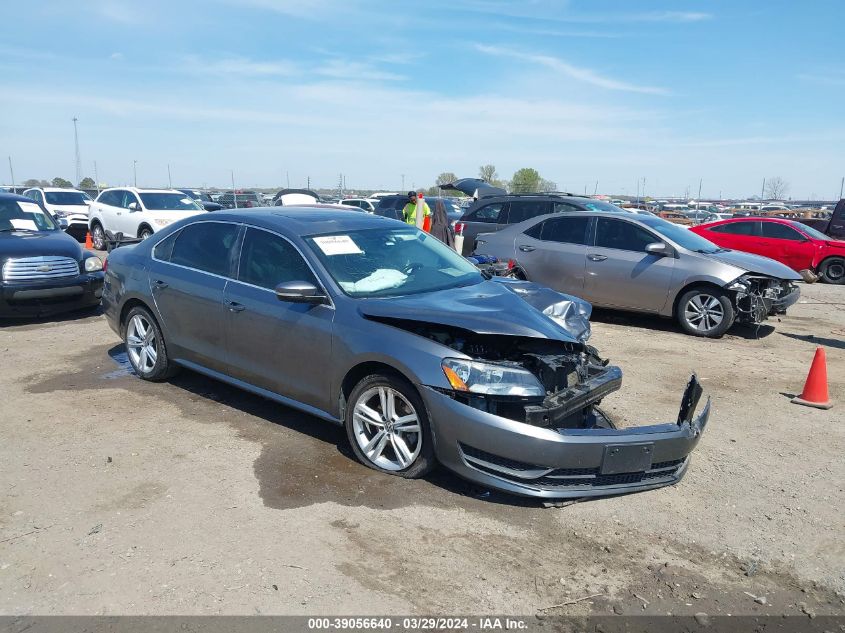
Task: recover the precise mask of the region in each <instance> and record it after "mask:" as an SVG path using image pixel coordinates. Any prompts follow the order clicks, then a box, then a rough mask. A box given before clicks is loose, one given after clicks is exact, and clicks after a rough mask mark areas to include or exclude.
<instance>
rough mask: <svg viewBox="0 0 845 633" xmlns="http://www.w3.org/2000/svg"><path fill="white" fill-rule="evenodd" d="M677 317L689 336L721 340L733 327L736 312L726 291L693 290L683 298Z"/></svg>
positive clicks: (711, 289) (713, 289)
mask: <svg viewBox="0 0 845 633" xmlns="http://www.w3.org/2000/svg"><path fill="white" fill-rule="evenodd" d="M676 316H677V319H678V323H679V324H680V326H681V328H683V330H684V331H685V332H686V333H687V334H692V335H693V336H706V337H708V338H719V337H720V336H722V335H723V334H724V333H725V332H727V331H728V329H729V328H730V327H731V326H732V325H733V323H734V319H735V318H736V312H735V310H734V305H733V300H732V299H731V296H730V295H729V294H728V293H727V292H725V291H724V290H719V289H717V288H693V289H692V290H688V291H687V292H685V293H684V294H683V295H682V296H681V298H680V300H679V301H678V310H677V315H676Z"/></svg>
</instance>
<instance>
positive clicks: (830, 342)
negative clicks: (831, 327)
mask: <svg viewBox="0 0 845 633" xmlns="http://www.w3.org/2000/svg"><path fill="white" fill-rule="evenodd" d="M778 334H780V335H781V336H785V337H787V338H791V339H795V340H796V341H804V342H805V343H812V344H813V345H821V346H822V347H833V348H836V349H845V341H843V340H842V339H836V338H826V337H823V336H815V335H814V334H795V333H793V332H778Z"/></svg>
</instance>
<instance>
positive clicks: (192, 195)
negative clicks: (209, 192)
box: [179, 189, 200, 200]
mask: <svg viewBox="0 0 845 633" xmlns="http://www.w3.org/2000/svg"><path fill="white" fill-rule="evenodd" d="M179 191H181V192H182V193H184V194H185V195H186V196H188V197H189V198H192V199H194V200H197V199H199V197H200V195H199V194H198V193H197V192H196V191H191V190H190V189H180V190H179Z"/></svg>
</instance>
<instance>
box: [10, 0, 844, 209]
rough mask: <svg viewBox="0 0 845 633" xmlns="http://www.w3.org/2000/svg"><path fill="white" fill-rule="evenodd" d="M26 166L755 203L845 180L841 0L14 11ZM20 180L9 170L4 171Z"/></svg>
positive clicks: (257, 181)
mask: <svg viewBox="0 0 845 633" xmlns="http://www.w3.org/2000/svg"><path fill="white" fill-rule="evenodd" d="M3 14H4V27H5V28H4V29H3V30H4V35H3V38H2V39H1V40H0V73H2V74H0V77H2V85H3V88H2V94H3V96H2V98H0V150H2V155H3V158H4V159H5V157H6V155H11V156H12V159H13V161H14V168H15V177H16V179H17V180H18V181H19V182H20V181H22V180H24V179H26V178H52V177H54V176H57V175H60V176H63V177H66V178H69V179H71V180H72V179H73V178H74V173H75V171H74V153H73V127H72V123H71V119H72V117H73V116H77V117H79V135H80V149H81V154H82V162H83V172H84V174H85V175H92V176H93V163H94V161H95V160H96V161H97V167H98V175H99V179H100V180H101V181H103V182H107V183H109V184H125V183H128V182H130V181H131V179H132V161H133V160H137V161H138V167H137V169H138V181H139V185H144V186H158V185H162V184H166V183H167V164H168V163H169V164H170V166H171V171H172V174H173V181H174V185H177V184H178V185H180V186H182V185H184V186H188V185H190V186H201V185H208V186H212V185H216V186H226V185H227V184H228V183H229V182H230V170H234V172H235V180H236V184H237V186H239V187H248V186H268V187H269V186H278V185H281V184H283V182H284V179H285V177H286V176H285V174H286V173H287V174H289V178H290V182H291V185H292V186H303V185H304V184H305V180H306V177H308V176H310V177H311V182H312V183H313V184H315V185H317V186H331V185H334V184H335V183H336V182H337V180H338V174H339V173H341V172H342V173H344V174H345V175H346V180H347V185H348V186H349V187H356V186H357V187H367V188H370V187H373V188H375V187H379V188H388V189H398V188H399V187H400V186H401V182H402V181H401V174H405V183H406V187H410V186H411V185H416V186H429V185H430V184H432V183H433V181H434V179H435V177H436V176H437V174H438V173H440V172H442V171H452V172H455V173H457V174H458V175H460V176H475V175H477V170H478V166H479V165H481V164H484V163H493V164H494V165H496V167H497V168H498V171H499V174H500V175H501V176H502V177H505V178H509V177H510V176H511V175H512V174H513V172H514V171H515V170H516V169H518V168H520V167H534V168H536V169H538V170H539V171H540V173H541V174H542V175H543V176H544V177H546V178H548V179H550V180H553V181H555V182H556V183H557V184H558V186H559V187H560V188H566V189H568V190H571V191H583V190H584V189H585V187H586V188H587V189H588V190H589V191H590V192H592V191H593V189H594V187H595V183H596V181H597V180H598V183H599V184H598V189H599V191H600V192H607V193H620V194H621V193H628V194H634V193H636V189H637V180H638V179H642V178H645V189H646V193H649V194H659V195H662V196H665V195H676V194H677V195H683V194H684V192H685V191H686V189H687V188H688V187H689V189H690V192H691V194H692V195H694V194H695V193H697V189H698V183H699V179H703V195H704V196H709V197H715V196H718V195H719V194H720V192H721V195H722V196H725V197H728V196H748V195H752V194H754V193H757V192H759V189H760V185H761V181H762V179H763V178H764V177H772V176H780V177H782V178H784V179H785V180H786V181H787V182H788V183H789V184H790V191H789V193H790V195H791V196H792V197H795V198H804V197H808V196H811V195H815V196H817V197H824V198H831V197H833V196H834V195H837V194H838V191H839V181H840V178H841V177H842V176H843V175H845V152H843V149H842V148H843V141H845V120H844V119H845V117H843V114H844V113H845V53H843V47H842V43H841V37H842V36H841V29H842V25H843V24H845V2H842V1H841V0H808V1H807V2H794V1H786V0H765V1H764V0H753V1H752V0H746V1H742V0H662V1H661V0H636V1H635V0H627V1H626V0H569V1H567V0H559V1H551V0H545V1H544V0H523V1H508V2H505V1H498V0H449V1H446V0H428V1H426V2H376V1H374V0H343V1H335V0H313V1H312V2H305V1H304V0H303V1H296V0H169V1H164V0H143V1H139V0H135V1H124V0H91V1H81V0H80V1H78V2H70V1H68V0H42V1H39V0H29V1H28V2H15V3H7V4H6V6H5V7H4V9H3ZM3 172H5V173H3V176H2V178H0V180H2V181H4V182H5V181H8V180H9V174H8V169H4V170H3Z"/></svg>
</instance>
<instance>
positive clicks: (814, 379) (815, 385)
mask: <svg viewBox="0 0 845 633" xmlns="http://www.w3.org/2000/svg"><path fill="white" fill-rule="evenodd" d="M792 402H794V403H795V404H803V405H805V406H808V407H816V408H817V409H830V407H832V406H833V403H832V402H831V401H830V397H829V396H828V394H827V360H826V358H825V354H824V348H823V347H817V348H816V355H815V356H814V357H813V364H812V365H810V373H809V374H807V382H805V383H804V391H802V392H801V395H800V396H798V397H797V398H793V399H792Z"/></svg>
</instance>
